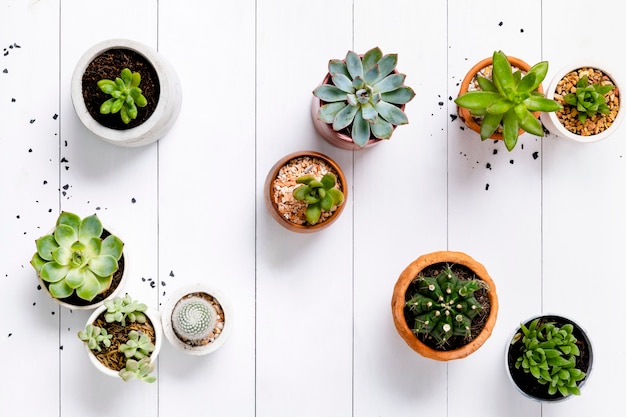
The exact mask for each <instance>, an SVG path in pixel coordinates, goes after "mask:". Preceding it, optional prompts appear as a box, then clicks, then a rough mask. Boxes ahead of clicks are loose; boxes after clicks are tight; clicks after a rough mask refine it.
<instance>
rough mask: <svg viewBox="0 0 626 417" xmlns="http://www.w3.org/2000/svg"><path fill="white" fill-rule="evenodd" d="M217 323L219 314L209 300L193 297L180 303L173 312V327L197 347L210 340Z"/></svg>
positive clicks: (178, 334) (179, 334) (181, 336)
mask: <svg viewBox="0 0 626 417" xmlns="http://www.w3.org/2000/svg"><path fill="white" fill-rule="evenodd" d="M216 323H217V312H216V311H215V308H214V307H213V305H211V303H210V302H209V300H207V299H206V298H204V297H202V296H197V295H193V296H190V297H184V298H182V299H181V300H179V301H178V303H177V304H176V306H175V307H174V309H173V311H172V327H173V329H174V332H175V333H176V335H177V336H178V337H179V338H181V339H182V340H184V341H185V342H186V343H188V344H191V345H195V344H199V343H200V342H202V341H204V340H207V339H209V337H210V335H211V333H213V330H214V329H215V326H216Z"/></svg>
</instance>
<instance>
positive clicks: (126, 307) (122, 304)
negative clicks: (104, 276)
mask: <svg viewBox="0 0 626 417" xmlns="http://www.w3.org/2000/svg"><path fill="white" fill-rule="evenodd" d="M104 306H105V307H106V308H107V311H106V313H105V314H104V320H105V321H106V322H107V323H112V322H114V321H116V322H119V323H120V324H121V325H122V326H126V319H128V321H130V322H131V323H134V322H137V323H145V322H146V315H145V314H144V312H145V311H146V310H148V306H147V305H146V304H144V303H140V302H138V301H137V300H133V299H132V298H131V296H130V295H128V294H126V295H124V297H114V298H113V299H111V300H105V301H104Z"/></svg>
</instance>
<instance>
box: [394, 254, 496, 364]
mask: <svg viewBox="0 0 626 417" xmlns="http://www.w3.org/2000/svg"><path fill="white" fill-rule="evenodd" d="M391 310H392V315H393V321H394V325H395V327H396V330H397V331H398V333H399V334H400V336H401V337H402V339H403V340H404V341H405V342H406V343H407V345H409V347H410V348H411V349H413V350H414V351H416V352H417V353H419V354H420V355H422V356H424V357H427V358H430V359H435V360H439V361H449V360H453V359H461V358H464V357H466V356H468V355H470V354H472V353H473V352H475V351H476V350H477V349H478V348H480V347H481V346H482V345H483V343H485V341H486V340H487V339H488V338H489V336H491V332H492V330H493V328H494V326H495V324H496V317H497V315H498V297H497V295H496V287H495V284H494V282H493V280H492V279H491V277H490V276H489V274H488V273H487V270H486V269H485V267H484V266H483V265H482V264H480V263H478V262H477V261H476V260H474V259H473V258H471V257H470V256H468V255H467V254H465V253H462V252H451V251H439V252H433V253H429V254H426V255H422V256H420V257H419V258H417V259H416V260H415V261H413V262H411V263H410V264H409V265H408V266H407V267H406V268H405V269H404V271H402V273H401V274H400V277H399V278H398V280H397V282H396V285H395V287H394V290H393V296H392V299H391Z"/></svg>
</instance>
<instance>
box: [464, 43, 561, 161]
mask: <svg viewBox="0 0 626 417" xmlns="http://www.w3.org/2000/svg"><path fill="white" fill-rule="evenodd" d="M547 72H548V62H547V61H542V62H539V63H537V64H535V65H533V66H532V67H531V66H529V65H528V64H527V63H526V62H524V61H522V60H520V59H518V58H515V57H510V56H506V55H505V54H504V53H503V52H502V51H494V53H493V55H492V57H491V58H486V59H484V60H482V61H480V62H479V63H478V64H476V65H475V66H474V67H472V69H470V71H468V73H467V75H466V76H465V78H464V79H463V82H462V83H461V88H460V91H459V96H458V97H457V98H456V99H455V100H454V102H455V103H456V104H457V111H458V114H459V118H460V119H461V120H462V121H463V122H464V123H465V124H466V125H467V126H468V127H470V128H471V129H472V130H474V131H475V132H477V133H479V134H480V138H481V139H482V140H486V139H489V138H491V139H497V140H503V141H504V144H505V145H506V148H507V149H508V150H509V151H512V150H513V148H515V145H516V144H517V140H518V137H519V135H521V134H522V133H523V132H528V133H531V134H533V135H536V136H540V137H541V136H544V131H543V126H542V125H541V122H540V121H539V114H540V112H541V111H545V112H553V111H556V110H558V109H559V108H560V105H559V104H558V103H556V102H555V101H554V100H551V99H548V98H546V97H543V89H542V86H541V82H542V81H543V80H544V78H545V76H546V74H547Z"/></svg>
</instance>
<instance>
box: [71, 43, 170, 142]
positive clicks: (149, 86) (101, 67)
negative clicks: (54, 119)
mask: <svg viewBox="0 0 626 417" xmlns="http://www.w3.org/2000/svg"><path fill="white" fill-rule="evenodd" d="M102 80H109V81H110V82H108V81H104V83H103V84H102V83H100V82H101V81H102ZM118 80H119V81H118ZM137 89H139V90H137ZM71 96H72V103H73V105H74V110H75V111H76V114H77V115H78V117H79V119H80V121H81V122H82V123H83V124H84V125H85V127H86V128H87V129H89V130H90V131H91V132H92V133H94V134H95V135H96V136H98V137H99V138H100V139H103V140H104V141H106V142H109V143H112V144H114V145H119V146H143V145H147V144H149V143H152V142H154V141H156V140H158V139H160V138H162V137H163V136H165V134H166V133H167V132H168V131H169V129H170V128H171V127H172V125H173V124H174V122H175V121H176V119H177V118H178V114H179V113H180V108H181V102H182V93H181V86H180V81H179V79H178V75H177V74H176V72H175V71H174V68H173V67H172V66H171V64H170V63H169V62H168V61H167V60H166V59H165V58H164V57H163V56H161V55H160V54H159V53H158V52H157V51H155V50H154V49H152V48H150V47H149V46H147V45H144V44H141V43H139V42H136V41H133V40H129V39H111V40H107V41H104V42H100V43H98V44H96V45H94V46H92V47H91V48H90V49H88V50H87V51H86V52H85V53H84V54H83V55H82V56H81V58H80V59H79V61H78V63H77V64H76V67H75V69H74V73H73V75H72V80H71ZM128 96H130V98H132V99H133V100H130V99H128V100H127V99H126V98H127V97H128ZM140 96H141V97H143V98H141V97H140ZM106 102H109V103H108V104H104V103H106Z"/></svg>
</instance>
